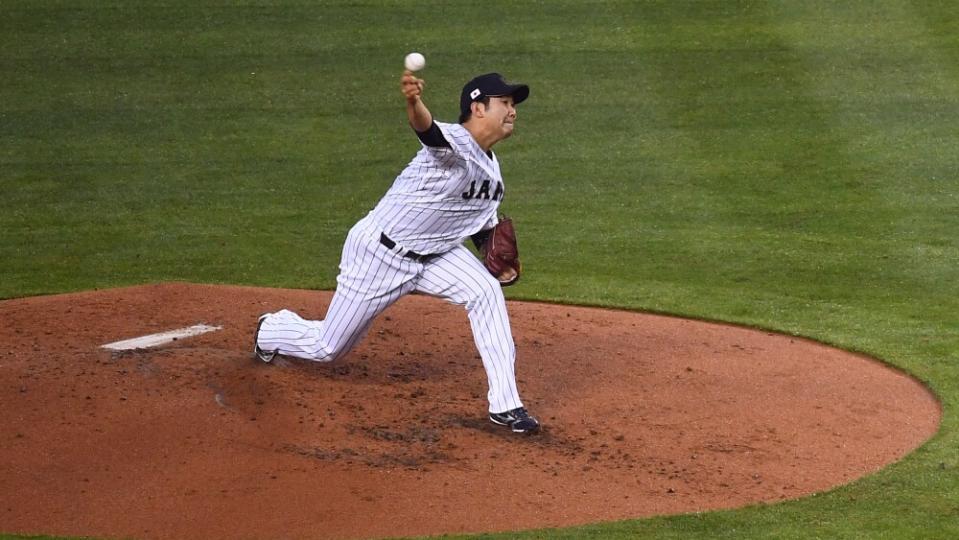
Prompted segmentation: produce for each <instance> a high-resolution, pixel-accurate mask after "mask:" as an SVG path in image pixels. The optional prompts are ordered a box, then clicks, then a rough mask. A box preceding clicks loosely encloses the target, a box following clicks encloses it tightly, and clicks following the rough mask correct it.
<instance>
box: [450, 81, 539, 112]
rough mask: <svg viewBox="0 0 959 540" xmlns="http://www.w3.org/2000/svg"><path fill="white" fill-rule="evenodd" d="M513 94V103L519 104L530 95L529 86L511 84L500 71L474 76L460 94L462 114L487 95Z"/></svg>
mask: <svg viewBox="0 0 959 540" xmlns="http://www.w3.org/2000/svg"><path fill="white" fill-rule="evenodd" d="M497 96H513V103H514V104H519V103H522V102H523V101H525V100H526V98H528V97H529V86H526V85H525V84H509V83H508V82H506V80H505V79H503V76H502V75H500V74H499V73H487V74H485V75H480V76H479V77H476V78H474V79H473V80H471V81H470V82H468V83H466V86H464V87H463V93H461V94H460V114H462V115H464V116H465V115H467V114H469V112H470V104H471V103H473V102H474V101H479V100H481V99H483V98H487V97H497Z"/></svg>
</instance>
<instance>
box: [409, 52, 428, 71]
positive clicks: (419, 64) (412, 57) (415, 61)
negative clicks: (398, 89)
mask: <svg viewBox="0 0 959 540" xmlns="http://www.w3.org/2000/svg"><path fill="white" fill-rule="evenodd" d="M403 65H405V66H406V69H408V70H410V71H419V70H421V69H423V68H425V67H426V58H424V57H423V55H422V54H420V53H418V52H411V53H410V54H408V55H406V59H405V60H403Z"/></svg>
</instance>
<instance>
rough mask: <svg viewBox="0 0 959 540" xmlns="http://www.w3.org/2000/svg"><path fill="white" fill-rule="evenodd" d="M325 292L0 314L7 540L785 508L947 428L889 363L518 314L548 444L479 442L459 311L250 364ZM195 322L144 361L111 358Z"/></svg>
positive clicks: (177, 294) (99, 295)
mask: <svg viewBox="0 0 959 540" xmlns="http://www.w3.org/2000/svg"><path fill="white" fill-rule="evenodd" d="M330 296H331V295H330V293H327V292H316V291H297V290H276V289H257V288H244V287H228V286H201V285H190V284H162V285H153V286H144V287H133V288H125V289H113V290H106V291H96V292H87V293H79V294H69V295H58V296H49V297H38V298H27V299H18V300H10V301H4V302H0V320H3V327H2V329H0V343H2V344H3V346H2V349H0V350H2V352H0V368H2V369H0V409H2V410H3V411H4V414H3V415H2V417H0V437H3V439H4V440H3V444H2V445H0V462H2V463H3V464H4V466H3V467H2V468H0V485H3V486H4V489H3V490H0V530H3V531H5V532H20V533H48V534H59V535H93V536H98V537H104V538H114V537H131V538H140V539H154V538H156V539H165V538H186V537H190V538H277V537H282V538H304V539H305V538H311V539H316V538H366V537H376V536H393V535H426V534H440V533H456V532H481V531H504V530H515V529H525V528H534V527H547V526H565V525H573V524H582V523H588V522H594V521H602V520H614V519H624V518H630V517H638V516H648V515H652V514H662V513H675V512H689V511H699V510H706V509H716V508H727V507H735V506H740V505H744V504H747V503H754V502H758V501H778V500H781V499H787V498H795V497H800V496H802V495H805V494H809V493H812V492H817V491H821V490H825V489H827V488H830V487H833V486H835V485H837V484H842V483H845V482H848V481H850V480H853V479H855V478H858V477H860V476H862V475H865V474H868V473H870V472H872V471H875V470H877V469H879V468H881V467H882V466H884V465H886V464H888V463H890V462H893V461H895V460H897V459H899V458H900V457H902V456H903V455H904V454H906V453H908V452H909V451H910V450H912V449H914V448H915V447H916V446H918V445H919V444H921V443H922V442H923V441H925V440H926V439H927V438H928V437H930V436H931V435H932V434H933V433H934V432H935V430H936V429H937V427H938V425H939V418H940V410H939V406H938V403H937V402H936V400H935V399H934V398H933V397H932V396H931V395H930V394H929V392H927V391H926V389H925V388H924V387H922V386H921V385H920V384H918V383H917V382H916V381H914V380H913V379H911V378H909V377H907V376H905V375H903V374H901V373H899V372H897V371H894V370H892V369H889V368H887V367H885V366H883V365H882V364H880V363H878V362H875V361H872V360H869V359H867V358H863V357H861V356H857V355H854V354H850V353H847V352H843V351H838V350H835V349H832V348H828V347H824V346H822V345H819V344H816V343H812V342H809V341H806V340H801V339H795V338H790V337H788V336H782V335H775V334H769V333H765V332H760V331H755V330H747V329H742V328H737V327H730V326H724V325H717V324H708V323H702V322H694V321H688V320H682V319H675V318H669V317H661V316H653V315H646V314H637V313H631V312H623V311H611V310H599V309H588V308H578V307H566V306H555V305H546V304H536V303H523V302H510V304H509V309H510V313H511V319H512V323H513V330H514V334H515V337H516V343H517V349H518V352H519V360H518V363H517V373H518V379H519V383H520V389H521V392H522V393H523V396H524V400H525V401H526V404H527V406H528V407H529V408H530V410H531V411H532V412H533V413H534V414H535V415H537V416H538V417H539V418H540V420H541V421H542V422H543V424H544V429H543V431H542V432H541V433H540V434H538V435H535V436H516V435H513V434H511V433H509V432H507V431H505V430H504V429H503V428H497V427H495V426H493V425H491V424H489V422H488V421H486V419H485V410H486V398H485V394H486V378H485V374H484V372H483V368H482V364H481V362H480V360H479V357H478V356H477V354H476V351H475V347H474V345H473V341H472V337H471V336H470V334H469V324H468V322H467V319H466V315H465V312H463V311H462V309H461V308H458V307H456V306H450V305H447V304H445V303H443V302H441V301H439V300H435V299H432V298H425V297H408V298H405V299H403V300H402V301H400V302H399V303H398V304H397V305H395V306H393V307H392V308H390V309H389V310H387V311H386V312H385V314H384V315H383V316H381V317H380V319H378V321H377V322H376V323H375V324H374V326H373V328H372V330H371V332H370V334H369V335H368V336H367V338H366V340H365V341H363V342H362V343H361V345H360V346H359V347H358V348H357V349H356V350H355V351H353V352H352V353H351V354H350V355H348V356H347V357H346V358H344V359H342V360H340V361H337V362H334V363H330V364H317V363H310V362H304V361H298V360H291V359H277V360H276V361H275V363H274V365H266V364H262V363H257V362H254V361H253V360H252V359H251V356H250V341H251V333H252V331H253V327H254V325H255V321H256V316H257V315H259V314H260V313H262V312H265V311H274V310H277V309H279V308H290V309H294V310H296V311H298V312H300V313H301V314H302V315H304V316H307V317H312V318H322V316H323V314H324V313H325V309H326V306H327V304H328V302H329V299H330ZM199 323H204V324H209V325H216V326H220V327H222V329H221V330H219V331H216V332H212V333H208V334H204V335H201V336H196V337H191V338H185V339H180V340H178V341H175V342H173V343H170V344H167V345H164V346H160V347H156V348H152V349H145V350H136V351H126V352H111V351H109V350H106V349H103V348H101V346H102V345H103V344H106V343H109V342H114V341H117V340H121V339H126V338H132V337H136V336H142V335H146V334H153V333H157V332H162V331H166V330H171V329H176V328H183V327H187V326H191V325H195V324H199Z"/></svg>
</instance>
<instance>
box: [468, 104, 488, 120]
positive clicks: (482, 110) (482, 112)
mask: <svg viewBox="0 0 959 540" xmlns="http://www.w3.org/2000/svg"><path fill="white" fill-rule="evenodd" d="M470 110H471V111H472V112H473V116H475V117H477V118H483V117H484V116H486V105H485V104H484V103H483V102H482V101H474V102H473V103H470Z"/></svg>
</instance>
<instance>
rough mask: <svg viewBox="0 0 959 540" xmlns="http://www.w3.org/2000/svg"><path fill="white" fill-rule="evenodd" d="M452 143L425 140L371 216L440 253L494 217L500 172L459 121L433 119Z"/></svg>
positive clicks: (401, 238) (396, 234) (419, 247)
mask: <svg viewBox="0 0 959 540" xmlns="http://www.w3.org/2000/svg"><path fill="white" fill-rule="evenodd" d="M436 125H437V127H439V129H440V130H441V131H442V133H443V136H444V137H445V138H446V140H447V141H448V142H449V144H450V148H446V147H434V146H426V145H423V148H421V149H420V151H419V152H418V153H417V154H416V156H415V157H414V158H413V160H412V161H411V162H410V163H409V164H408V165H407V166H406V168H405V169H403V171H402V172H401V173H400V174H399V176H397V177H396V180H395V181H394V182H393V185H392V187H390V189H389V191H387V192H386V195H384V196H383V198H382V199H381V200H380V202H379V204H377V205H376V208H374V209H373V210H372V211H371V212H370V214H369V218H370V219H371V220H372V221H373V223H375V224H376V226H377V227H379V228H380V229H381V230H382V232H384V233H386V235H387V236H389V237H390V239H392V240H393V241H395V242H396V243H397V244H399V245H400V246H402V247H404V248H405V249H408V250H412V251H415V252H417V253H425V254H429V253H444V252H446V251H449V250H450V249H453V248H454V247H455V246H456V245H458V244H460V243H462V241H463V239H465V238H467V237H469V236H471V235H473V234H475V233H477V232H479V231H480V230H485V229H489V228H490V227H492V226H493V225H495V224H496V223H497V221H498V218H497V209H498V208H499V204H500V202H501V201H502V200H503V193H504V187H503V177H502V175H501V174H500V169H499V162H498V161H497V159H496V156H495V154H493V153H492V152H490V153H489V155H487V154H486V153H485V152H484V151H483V149H482V148H481V147H480V146H479V144H477V143H476V141H475V140H474V139H473V136H472V135H470V133H469V131H467V130H466V128H464V127H463V126H461V125H459V124H446V123H442V122H436Z"/></svg>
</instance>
